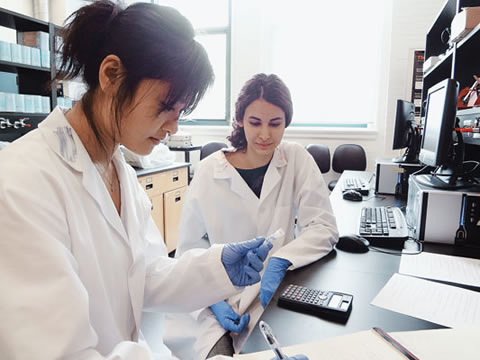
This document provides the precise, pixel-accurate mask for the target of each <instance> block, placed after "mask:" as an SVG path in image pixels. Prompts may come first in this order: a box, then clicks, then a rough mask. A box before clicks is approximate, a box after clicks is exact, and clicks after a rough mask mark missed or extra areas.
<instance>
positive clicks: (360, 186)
mask: <svg viewBox="0 0 480 360" xmlns="http://www.w3.org/2000/svg"><path fill="white" fill-rule="evenodd" d="M347 190H356V191H358V192H359V193H360V194H362V195H368V193H369V192H370V182H368V181H366V180H364V179H361V178H345V179H344V180H343V191H347Z"/></svg>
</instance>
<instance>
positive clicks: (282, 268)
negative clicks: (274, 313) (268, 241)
mask: <svg viewBox="0 0 480 360" xmlns="http://www.w3.org/2000/svg"><path fill="white" fill-rule="evenodd" d="M290 265H292V263H291V262H290V261H288V260H286V259H282V258H278V257H271V258H270V260H268V264H267V268H266V269H265V272H264V273H263V276H262V285H261V286H260V296H259V298H260V302H261V303H262V306H263V307H264V308H265V307H266V306H267V304H268V302H269V301H270V299H271V298H272V295H273V294H274V293H275V290H277V287H278V285H280V282H281V281H282V279H283V277H284V276H285V273H286V272H287V269H288V267H289V266H290Z"/></svg>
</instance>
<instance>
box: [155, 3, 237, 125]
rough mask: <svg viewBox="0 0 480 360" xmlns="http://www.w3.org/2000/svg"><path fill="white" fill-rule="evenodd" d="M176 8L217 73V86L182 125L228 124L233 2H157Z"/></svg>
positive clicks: (215, 85) (209, 91)
mask: <svg viewBox="0 0 480 360" xmlns="http://www.w3.org/2000/svg"><path fill="white" fill-rule="evenodd" d="M154 2H155V3H158V4H160V5H167V6H171V7H174V8H176V9H177V10H178V11H180V12H181V13H182V14H183V15H184V16H185V17H186V18H187V19H188V20H190V22H191V23H192V24H193V27H194V28H195V31H196V34H197V36H196V40H197V41H198V42H200V43H201V44H202V45H203V46H204V47H205V49H206V51H207V53H208V56H209V58H210V62H211V63H212V66H213V71H214V73H215V83H214V84H213V86H212V87H211V88H210V89H209V90H208V92H207V93H206V94H205V96H204V98H203V99H202V101H201V102H200V103H199V105H198V106H197V108H196V109H195V111H194V112H193V113H192V114H190V115H188V118H186V119H183V120H182V121H180V123H181V124H189V123H195V124H198V123H203V124H225V122H226V120H227V119H228V118H229V117H230V114H229V113H230V104H229V103H228V99H230V32H231V25H230V5H231V4H230V0H202V1H198V0H154Z"/></svg>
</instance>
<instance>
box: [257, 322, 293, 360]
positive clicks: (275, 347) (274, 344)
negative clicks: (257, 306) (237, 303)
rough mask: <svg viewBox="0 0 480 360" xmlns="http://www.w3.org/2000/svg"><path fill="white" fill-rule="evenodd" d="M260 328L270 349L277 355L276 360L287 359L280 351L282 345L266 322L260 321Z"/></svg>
mask: <svg viewBox="0 0 480 360" xmlns="http://www.w3.org/2000/svg"><path fill="white" fill-rule="evenodd" d="M258 327H259V328H260V331H261V333H262V334H263V337H264V338H265V340H266V341H267V344H268V346H270V349H272V351H273V352H274V353H275V356H276V359H286V358H287V357H288V356H286V355H285V354H284V353H283V352H282V350H281V349H280V344H279V343H278V341H277V339H276V338H275V335H273V331H272V328H271V327H270V326H268V324H267V323H266V322H265V321H260V323H259V324H258Z"/></svg>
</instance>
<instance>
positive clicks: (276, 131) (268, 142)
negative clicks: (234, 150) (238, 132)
mask: <svg viewBox="0 0 480 360" xmlns="http://www.w3.org/2000/svg"><path fill="white" fill-rule="evenodd" d="M239 125H240V126H242V127H243V128H244V129H245V137H246V139H247V152H249V153H251V154H252V155H253V154H255V155H257V156H260V157H262V158H265V157H271V156H273V152H274V151H275V148H276V147H277V146H278V145H279V144H280V142H281V141H282V137H283V133H284V131H285V112H284V111H283V110H282V109H281V108H280V107H278V106H276V105H273V104H271V103H269V102H267V101H266V100H264V99H257V100H255V101H254V102H252V103H251V104H250V105H248V106H247V108H246V109H245V114H244V116H243V119H242V121H241V122H239Z"/></svg>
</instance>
